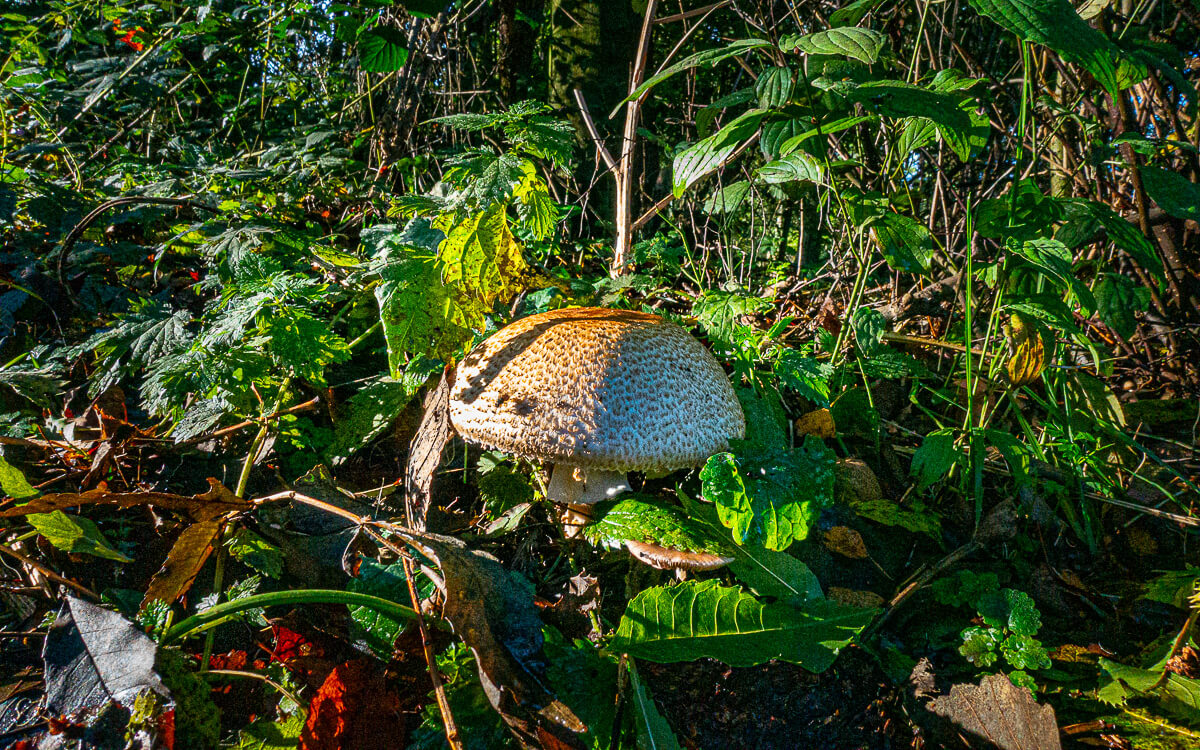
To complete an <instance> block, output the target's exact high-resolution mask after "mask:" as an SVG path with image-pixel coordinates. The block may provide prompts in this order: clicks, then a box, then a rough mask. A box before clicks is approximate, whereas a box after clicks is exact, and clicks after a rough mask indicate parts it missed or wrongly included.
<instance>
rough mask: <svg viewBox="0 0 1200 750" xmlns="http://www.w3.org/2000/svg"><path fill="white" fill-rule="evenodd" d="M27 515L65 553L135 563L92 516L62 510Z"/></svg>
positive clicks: (48, 539) (43, 534) (47, 539)
mask: <svg viewBox="0 0 1200 750" xmlns="http://www.w3.org/2000/svg"><path fill="white" fill-rule="evenodd" d="M26 518H27V519H28V521H29V523H30V524H32V525H33V528H35V529H37V532H38V533H39V534H41V535H42V536H43V537H45V539H46V541H47V542H50V543H51V544H53V545H54V546H55V547H57V548H59V549H60V550H62V551H64V552H71V553H75V554H84V555H93V556H95V557H103V558H104V559H106V560H116V561H117V562H133V560H132V559H131V558H129V557H126V556H125V555H122V554H121V553H120V552H117V551H116V550H115V549H113V547H112V543H111V542H109V541H108V539H106V538H105V537H104V534H103V533H101V531H100V529H99V527H97V526H96V524H95V523H93V522H92V520H91V519H90V518H83V517H81V516H72V515H68V514H66V513H63V512H62V511H61V510H56V511H53V512H51V513H31V514H29V515H28V516H26Z"/></svg>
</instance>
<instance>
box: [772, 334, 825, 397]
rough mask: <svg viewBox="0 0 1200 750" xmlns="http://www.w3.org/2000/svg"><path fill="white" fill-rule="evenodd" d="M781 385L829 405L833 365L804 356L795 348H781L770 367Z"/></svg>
mask: <svg viewBox="0 0 1200 750" xmlns="http://www.w3.org/2000/svg"><path fill="white" fill-rule="evenodd" d="M771 370H772V372H774V374H775V377H777V378H779V382H780V384H781V385H783V386H785V387H787V388H791V389H792V390H794V391H796V392H797V393H799V394H800V395H801V396H803V397H804V398H806V399H808V400H809V401H812V402H813V403H814V404H818V405H820V406H828V405H829V379H830V378H832V377H833V365H831V364H829V363H828V362H823V361H821V360H819V359H815V358H813V357H806V356H804V355H803V354H801V353H800V352H798V351H796V350H795V349H789V348H783V349H781V350H780V351H779V356H778V358H777V359H776V360H775V364H774V365H772V367H771Z"/></svg>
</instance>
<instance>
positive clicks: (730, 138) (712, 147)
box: [672, 109, 766, 198]
mask: <svg viewBox="0 0 1200 750" xmlns="http://www.w3.org/2000/svg"><path fill="white" fill-rule="evenodd" d="M765 116H766V111H765V110H761V109H752V110H750V111H749V112H743V113H742V114H741V115H738V116H737V117H736V118H734V120H733V121H732V122H730V123H729V124H727V125H725V126H724V127H722V128H721V129H720V130H718V131H717V132H715V133H713V134H712V135H710V136H709V137H707V138H705V139H703V140H700V141H697V142H696V143H693V144H692V145H690V146H688V147H687V148H686V149H684V150H683V151H681V152H679V153H678V154H676V156H675V161H674V176H673V182H672V184H673V188H672V189H673V191H674V193H675V197H676V198H678V197H680V196H681V195H683V193H684V191H686V190H687V189H688V188H689V187H691V186H692V185H694V184H696V182H697V181H698V180H699V179H700V178H701V177H704V176H705V175H707V174H708V173H709V172H712V171H713V170H714V169H716V168H717V167H719V166H721V164H723V163H724V162H725V160H726V159H728V158H729V156H730V154H732V153H733V152H734V151H736V150H737V147H738V146H739V145H740V144H741V142H742V141H744V140H746V139H747V138H749V137H750V136H752V135H754V132H755V131H756V130H758V125H759V123H760V122H762V119H763V117H765Z"/></svg>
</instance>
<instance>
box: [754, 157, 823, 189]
mask: <svg viewBox="0 0 1200 750" xmlns="http://www.w3.org/2000/svg"><path fill="white" fill-rule="evenodd" d="M758 176H759V177H761V178H762V179H763V181H764V182H767V183H770V184H777V183H781V182H800V181H804V182H812V183H816V184H818V185H820V184H824V182H825V169H824V167H822V166H821V163H820V162H818V161H817V160H816V158H815V157H812V156H810V155H808V154H806V153H804V152H803V151H793V152H792V153H790V154H788V155H787V156H785V157H783V158H782V159H776V160H775V161H772V162H767V163H766V164H764V165H762V166H761V167H759V168H758Z"/></svg>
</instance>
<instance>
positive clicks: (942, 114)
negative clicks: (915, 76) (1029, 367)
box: [846, 81, 989, 161]
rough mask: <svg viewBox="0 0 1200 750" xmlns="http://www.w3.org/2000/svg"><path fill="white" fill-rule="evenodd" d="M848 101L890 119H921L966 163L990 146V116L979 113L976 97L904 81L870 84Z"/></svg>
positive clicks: (856, 89)
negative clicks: (972, 156) (935, 89)
mask: <svg viewBox="0 0 1200 750" xmlns="http://www.w3.org/2000/svg"><path fill="white" fill-rule="evenodd" d="M846 98H847V99H848V100H849V101H852V102H858V103H861V104H862V105H863V106H864V107H866V108H867V109H869V110H872V111H874V112H877V113H879V114H881V115H884V116H887V117H921V118H924V119H926V120H928V121H929V122H931V123H933V125H934V126H935V127H936V128H937V130H938V132H939V133H940V134H941V136H942V138H943V139H945V141H946V144H947V145H948V146H949V147H950V149H951V150H952V151H954V154H955V155H956V156H957V157H958V158H959V159H961V160H962V161H967V160H968V159H969V158H971V155H972V154H975V153H978V152H979V151H980V149H982V148H983V146H984V145H985V144H986V143H987V137H988V133H989V128H988V121H987V117H986V116H984V115H981V114H979V113H977V112H976V106H975V101H974V98H973V97H971V96H969V95H966V94H963V93H961V92H943V91H934V90H930V89H927V88H922V87H920V86H915V85H913V84H910V83H904V82H902V81H869V82H867V83H863V84H861V85H857V86H854V87H852V88H850V89H849V90H848V91H847V92H846Z"/></svg>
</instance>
